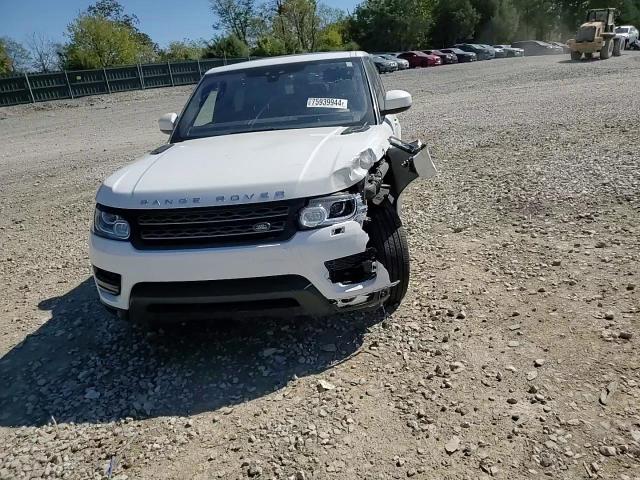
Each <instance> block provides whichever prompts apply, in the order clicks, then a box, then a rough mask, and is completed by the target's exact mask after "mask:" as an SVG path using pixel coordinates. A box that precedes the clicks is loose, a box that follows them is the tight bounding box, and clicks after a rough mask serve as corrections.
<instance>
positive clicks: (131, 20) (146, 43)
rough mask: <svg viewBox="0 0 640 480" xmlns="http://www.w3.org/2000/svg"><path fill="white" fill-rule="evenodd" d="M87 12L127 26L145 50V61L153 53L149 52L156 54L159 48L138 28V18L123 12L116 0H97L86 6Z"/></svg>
mask: <svg viewBox="0 0 640 480" xmlns="http://www.w3.org/2000/svg"><path fill="white" fill-rule="evenodd" d="M87 14H88V15H90V16H92V17H104V18H106V19H107V20H112V21H114V22H117V23H120V24H122V25H124V26H125V27H127V28H129V29H130V30H131V31H132V33H133V34H134V36H135V37H136V38H137V40H138V43H140V45H142V46H143V47H142V48H143V49H144V50H145V51H146V52H147V57H148V58H146V59H145V61H152V60H153V58H151V57H153V55H152V54H151V52H153V53H155V54H158V53H159V52H160V49H159V48H158V45H157V44H156V43H155V42H154V41H153V40H151V37H150V36H149V35H147V34H146V33H144V32H142V31H141V30H140V28H139V25H140V20H139V19H138V17H137V16H136V15H135V14H129V13H125V10H124V7H123V6H122V5H121V4H120V2H118V0H98V1H97V2H96V3H95V4H93V5H91V6H89V7H88V8H87Z"/></svg>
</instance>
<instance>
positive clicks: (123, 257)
mask: <svg viewBox="0 0 640 480" xmlns="http://www.w3.org/2000/svg"><path fill="white" fill-rule="evenodd" d="M368 242H369V236H368V235H367V233H366V232H364V230H363V229H362V227H361V226H360V225H359V224H358V223H357V222H354V221H349V222H345V223H342V224H338V225H332V226H330V227H326V228H321V229H317V230H307V231H300V232H297V233H296V234H295V235H294V236H293V237H292V238H291V239H290V240H287V241H285V242H276V243H272V244H264V245H248V246H232V247H212V248H185V249H159V250H136V249H135V248H134V247H133V246H132V245H131V244H130V243H129V242H119V241H113V240H108V239H105V238H102V237H98V236H96V235H95V234H93V233H92V234H91V238H90V258H91V263H92V265H93V266H94V267H98V268H99V269H102V270H105V271H107V272H112V273H114V274H117V275H120V278H121V284H120V293H119V294H118V295H114V294H113V293H111V292H109V291H108V290H107V289H105V288H102V287H100V286H98V293H99V295H100V300H101V301H102V303H104V304H105V305H107V306H108V307H111V308H115V309H118V310H129V309H130V308H131V307H132V306H134V307H135V306H137V305H139V304H141V302H142V304H145V305H148V304H149V302H148V301H146V300H145V301H141V300H140V299H141V298H147V300H148V299H149V298H155V299H156V300H154V303H156V304H158V303H172V302H171V301H169V302H166V301H165V302H160V300H159V299H161V298H163V297H164V298H170V295H168V294H167V292H166V291H165V289H163V286H162V284H165V287H166V288H169V290H170V291H178V290H179V291H180V292H182V293H181V294H180V295H178V296H177V297H180V298H182V299H183V300H182V301H183V303H184V299H185V297H188V298H191V300H189V301H187V303H200V304H206V305H210V306H212V307H215V305H214V304H215V303H237V304H240V303H242V302H249V301H252V300H256V301H259V300H261V299H265V300H267V299H270V300H274V299H275V298H276V297H278V295H280V297H282V298H284V297H286V295H284V296H283V292H284V293H286V292H287V287H286V285H285V283H286V282H284V283H283V282H282V281H277V282H275V283H277V285H276V289H275V291H272V292H270V293H269V294H268V295H267V296H266V297H265V296H264V293H265V292H264V291H263V290H264V288H262V287H260V288H259V289H258V290H255V291H254V290H253V289H252V286H251V285H252V284H251V280H254V279H266V278H269V277H272V278H279V279H280V280H282V278H284V277H296V278H297V280H296V282H297V283H296V282H294V284H295V286H296V289H294V290H296V291H298V293H300V292H299V288H298V287H299V285H300V282H301V281H302V282H303V283H304V282H306V283H305V285H304V288H303V289H302V290H303V291H305V290H306V291H308V292H317V294H318V295H319V296H318V297H317V300H318V302H315V303H316V304H319V303H323V304H324V305H325V306H327V305H329V306H330V307H331V308H329V309H328V310H327V311H325V313H330V310H332V309H334V310H336V311H338V310H341V309H353V308H354V307H355V308H358V307H362V308H364V307H371V306H377V305H379V304H380V303H381V302H383V301H384V300H385V299H386V295H388V289H389V288H390V287H391V286H392V284H391V282H390V280H389V274H388V272H387V270H386V269H385V267H384V266H383V265H382V264H381V263H380V262H377V261H376V262H375V271H376V274H375V276H373V278H370V279H369V280H366V281H363V282H361V283H349V284H343V283H334V282H332V281H331V279H330V278H329V271H328V269H327V267H326V266H325V262H329V261H332V260H335V259H337V258H342V257H347V256H350V255H357V254H360V253H362V252H364V251H365V250H366V248H367V243H368ZM300 279H303V280H300ZM216 281H239V282H237V283H236V284H234V285H235V287H237V288H236V290H233V289H231V290H229V288H231V287H229V286H228V285H226V286H225V285H223V284H222V283H218V284H216V283H215V282H216ZM202 282H205V284H206V282H213V283H210V284H209V285H208V289H209V290H208V293H206V292H207V286H206V285H205V286H204V287H203V286H202ZM231 283H233V282H231ZM267 283H269V282H267ZM150 285H151V286H150ZM168 285H171V286H172V287H167V286H168ZM192 287H193V288H192ZM203 288H204V290H202V289H203ZM217 290H220V291H221V292H222V291H224V292H225V293H224V294H220V295H218V293H217ZM151 291H155V292H158V293H157V294H155V293H149V292H151ZM189 291H193V295H192V296H191V297H190V296H189ZM141 292H144V294H142V293H141ZM203 292H205V293H203ZM261 292H262V293H261ZM274 292H275V293H274ZM298 293H296V294H294V295H293V297H296V296H297V295H298ZM216 297H220V298H219V302H218V301H216V300H215V298H216ZM231 297H235V298H236V300H233V301H232V299H231ZM305 298H307V297H305ZM198 299H201V300H202V301H200V300H198ZM299 303H300V305H301V306H302V307H304V306H305V305H304V304H305V303H307V302H305V301H303V302H299ZM312 303H313V302H312ZM333 307H336V308H333ZM212 310H215V308H212ZM321 310H322V309H321ZM325 310H326V309H325ZM312 313H313V312H312Z"/></svg>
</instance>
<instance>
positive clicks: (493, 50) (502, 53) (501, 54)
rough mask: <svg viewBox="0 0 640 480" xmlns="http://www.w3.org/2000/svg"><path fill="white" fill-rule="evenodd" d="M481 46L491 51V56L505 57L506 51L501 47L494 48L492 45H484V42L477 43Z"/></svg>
mask: <svg viewBox="0 0 640 480" xmlns="http://www.w3.org/2000/svg"><path fill="white" fill-rule="evenodd" d="M478 45H480V46H481V47H482V48H486V49H487V50H489V51H490V52H491V53H493V58H507V52H505V51H504V50H503V49H502V48H496V47H494V46H492V45H485V44H484V43H479V44H478Z"/></svg>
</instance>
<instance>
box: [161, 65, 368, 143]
mask: <svg viewBox="0 0 640 480" xmlns="http://www.w3.org/2000/svg"><path fill="white" fill-rule="evenodd" d="M367 85H368V84H367V80H366V78H365V75H364V70H363V65H362V61H361V60H360V59H358V58H354V59H346V60H344V59H336V60H321V61H313V62H298V63H290V64H279V65H269V66H266V67H256V68H248V69H244V70H232V71H228V72H221V73H216V74H210V75H206V76H205V78H204V79H203V80H202V82H201V83H200V85H199V86H198V88H197V90H196V91H195V93H194V95H193V96H192V97H191V100H190V101H189V103H188V104H187V107H186V108H185V110H184V112H183V114H182V116H181V118H180V121H179V123H178V125H177V127H176V130H175V132H174V134H173V137H172V142H180V141H183V140H190V139H194V138H202V137H213V136H218V135H229V134H234V133H246V132H256V131H264V130H284V129H292V128H312V127H328V126H353V125H362V124H365V123H369V124H373V123H375V116H374V113H373V107H372V103H371V96H370V92H369V89H368V88H367Z"/></svg>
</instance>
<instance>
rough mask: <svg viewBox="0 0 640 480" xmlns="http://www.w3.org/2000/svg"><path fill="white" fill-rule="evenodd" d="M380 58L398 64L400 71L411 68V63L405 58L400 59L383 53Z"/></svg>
mask: <svg viewBox="0 0 640 480" xmlns="http://www.w3.org/2000/svg"><path fill="white" fill-rule="evenodd" d="M378 56H379V57H382V58H386V59H387V60H391V61H392V62H396V63H397V64H398V70H406V69H408V68H409V62H408V61H406V60H405V59H404V58H398V57H396V56H395V55H393V54H391V53H381V54H380V55H378Z"/></svg>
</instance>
